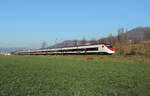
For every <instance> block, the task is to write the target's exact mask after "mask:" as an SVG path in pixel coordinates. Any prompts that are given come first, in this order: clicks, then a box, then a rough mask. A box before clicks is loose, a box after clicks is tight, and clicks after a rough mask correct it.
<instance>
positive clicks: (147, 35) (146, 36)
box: [144, 32, 150, 40]
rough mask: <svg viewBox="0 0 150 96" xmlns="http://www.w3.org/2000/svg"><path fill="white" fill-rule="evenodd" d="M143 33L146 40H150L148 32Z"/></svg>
mask: <svg viewBox="0 0 150 96" xmlns="http://www.w3.org/2000/svg"><path fill="white" fill-rule="evenodd" d="M144 35H145V39H146V40H150V32H146V33H145V34H144Z"/></svg>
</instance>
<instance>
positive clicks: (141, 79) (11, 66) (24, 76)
mask: <svg viewBox="0 0 150 96" xmlns="http://www.w3.org/2000/svg"><path fill="white" fill-rule="evenodd" d="M93 57H94V56H93ZM93 57H92V56H89V57H88V56H85V57H84V56H71V57H69V56H65V57H62V56H56V57H55V56H49V57H48V56H35V57H34V56H32V57H31V56H0V96H150V63H149V58H147V59H144V58H142V59H140V60H139V59H137V58H134V59H132V58H131V57H130V58H127V59H123V58H122V59H120V58H119V57H117V58H116V57H94V58H93Z"/></svg>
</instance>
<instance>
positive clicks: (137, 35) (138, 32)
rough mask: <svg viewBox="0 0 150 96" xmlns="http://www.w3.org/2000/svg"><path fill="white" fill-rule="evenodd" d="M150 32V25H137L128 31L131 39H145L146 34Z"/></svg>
mask: <svg viewBox="0 0 150 96" xmlns="http://www.w3.org/2000/svg"><path fill="white" fill-rule="evenodd" d="M148 32H149V33H150V27H137V28H135V29H132V30H130V31H128V38H129V40H145V39H146V38H145V34H146V33H148Z"/></svg>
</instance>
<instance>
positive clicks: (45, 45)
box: [41, 41, 48, 49]
mask: <svg viewBox="0 0 150 96" xmlns="http://www.w3.org/2000/svg"><path fill="white" fill-rule="evenodd" d="M47 47H48V45H47V43H46V42H45V41H44V42H42V45H41V48H42V49H44V48H47Z"/></svg>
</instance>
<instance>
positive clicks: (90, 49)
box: [87, 47, 98, 51]
mask: <svg viewBox="0 0 150 96" xmlns="http://www.w3.org/2000/svg"><path fill="white" fill-rule="evenodd" d="M97 50H98V47H94V48H87V51H97Z"/></svg>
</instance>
